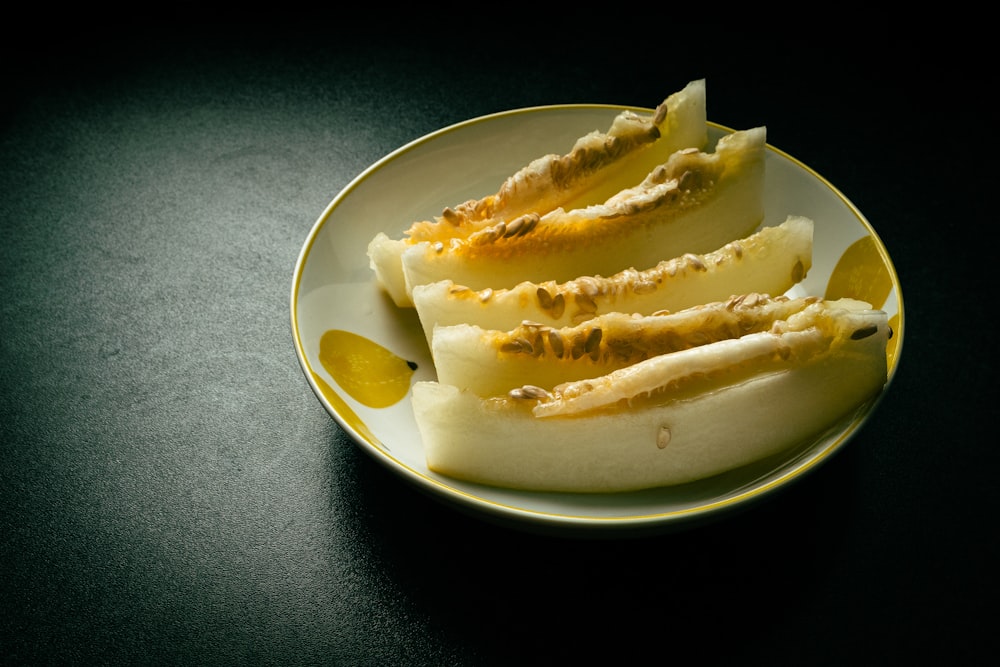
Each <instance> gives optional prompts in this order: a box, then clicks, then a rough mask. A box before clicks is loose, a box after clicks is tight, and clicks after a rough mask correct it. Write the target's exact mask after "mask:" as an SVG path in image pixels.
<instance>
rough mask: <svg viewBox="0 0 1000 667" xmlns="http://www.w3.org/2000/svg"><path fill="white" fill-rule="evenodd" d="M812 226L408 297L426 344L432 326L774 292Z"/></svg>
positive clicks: (802, 257)
mask: <svg viewBox="0 0 1000 667" xmlns="http://www.w3.org/2000/svg"><path fill="white" fill-rule="evenodd" d="M813 227H814V223H813V221H812V220H810V219H808V218H804V217H801V216H790V217H789V218H788V219H787V220H785V222H783V223H781V224H780V225H775V226H773V227H764V228H763V229H761V230H760V231H758V232H756V233H754V234H751V235H750V236H748V237H745V238H742V239H740V240H738V241H733V242H729V243H726V244H725V245H724V246H722V247H720V248H717V249H716V250H714V251H712V252H709V253H705V254H701V255H695V254H693V253H685V254H684V255H681V256H679V257H675V258H673V259H670V260H667V261H662V262H659V263H657V264H656V265H655V266H652V268H648V269H644V270H642V271H636V270H634V269H629V270H626V271H622V272H619V273H617V274H614V275H611V276H608V277H601V276H581V277H578V278H576V279H574V280H571V281H567V282H564V283H559V282H557V281H555V280H546V281H544V282H539V283H535V282H527V281H526V282H523V283H521V284H519V285H517V286H515V287H513V288H510V289H501V290H494V289H487V290H480V291H476V290H472V289H469V288H467V287H465V286H463V285H458V284H456V283H455V282H454V281H451V280H445V281H439V282H436V283H431V284H428V285H421V286H419V287H416V288H414V290H413V302H414V305H415V307H416V310H417V315H418V316H419V318H420V323H421V326H422V327H423V329H424V333H425V335H426V336H427V339H428V341H429V342H433V338H434V335H435V333H434V332H435V330H436V329H435V327H445V326H452V325H458V324H472V325H476V326H479V327H481V328H483V329H492V330H498V331H508V330H511V329H513V328H515V327H517V326H518V325H519V324H520V323H521V322H523V321H525V320H528V321H531V322H537V323H539V324H543V325H546V326H551V327H565V326H572V325H574V324H579V323H580V322H583V321H586V320H588V319H591V318H593V317H595V316H598V315H604V314H608V313H614V312H624V313H630V314H631V313H636V314H641V315H651V314H653V313H655V312H658V311H663V310H667V311H678V310H683V309H686V308H691V307H693V306H696V305H699V304H705V303H712V302H717V301H725V300H727V299H729V297H731V296H733V295H735V294H745V293H748V292H757V293H761V294H770V295H780V294H784V293H785V292H786V291H788V290H789V289H790V288H791V287H793V286H794V285H795V284H796V283H798V282H800V281H801V280H802V279H803V278H804V277H805V276H806V275H807V274H808V272H809V269H810V268H811V267H812V244H813Z"/></svg>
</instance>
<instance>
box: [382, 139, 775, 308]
mask: <svg viewBox="0 0 1000 667" xmlns="http://www.w3.org/2000/svg"><path fill="white" fill-rule="evenodd" d="M765 140H766V131H765V129H764V128H763V127H758V128H754V129H751V130H742V131H739V132H734V133H733V134H729V135H726V136H724V137H723V138H722V139H720V140H719V141H718V143H717V144H716V147H715V152H713V153H703V152H700V151H697V150H691V151H687V150H684V151H678V152H676V153H674V154H673V155H671V156H670V159H668V160H667V161H666V162H665V163H664V164H662V165H660V166H659V167H657V168H656V169H655V170H654V171H653V172H652V173H651V174H649V176H648V177H647V178H646V179H645V180H644V181H643V182H642V183H641V184H640V185H637V186H635V187H633V188H628V189H626V190H623V191H621V192H619V193H618V194H616V195H615V196H613V197H611V198H610V199H608V200H607V201H606V202H605V203H604V204H601V205H595V206H589V207H587V208H583V209H576V210H571V211H565V210H563V209H561V208H559V209H555V210H554V211H551V212H549V213H547V214H545V215H543V216H540V217H539V216H538V215H535V214H529V215H525V216H522V217H520V218H516V219H515V220H512V221H510V222H508V223H504V222H499V223H497V224H495V225H493V226H491V227H488V228H486V229H483V230H480V231H477V232H474V233H473V234H471V235H470V236H468V237H465V238H453V239H451V240H450V241H449V242H448V243H441V242H437V243H427V242H422V243H418V244H416V245H413V246H411V247H409V248H407V249H406V250H405V251H404V252H403V257H402V259H403V274H404V277H405V280H406V289H407V291H408V292H412V288H413V287H414V286H416V285H424V284H427V283H432V282H437V281H440V280H452V281H454V282H455V283H457V284H460V285H465V286H466V287H470V288H472V289H476V290H479V289H485V288H494V289H496V288H510V287H513V286H515V285H517V284H518V283H521V282H523V281H540V280H557V281H566V280H572V279H573V278H575V277H577V276H581V275H594V274H601V275H610V274H613V273H617V272H619V271H624V270H626V269H628V268H629V267H634V266H652V265H654V264H655V263H656V262H658V261H659V260H661V259H662V258H663V257H675V256H679V255H682V254H684V253H704V252H709V251H711V250H713V249H715V248H718V247H719V246H721V245H723V244H724V243H727V242H729V241H732V240H734V239H738V238H741V237H743V236H746V235H748V234H750V233H752V232H753V230H754V229H755V228H756V227H757V226H758V225H759V224H760V222H761V220H762V219H763V218H764V196H763V195H764V154H765Z"/></svg>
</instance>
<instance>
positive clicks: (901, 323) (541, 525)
mask: <svg viewBox="0 0 1000 667" xmlns="http://www.w3.org/2000/svg"><path fill="white" fill-rule="evenodd" d="M578 109H579V110H609V111H618V112H621V111H634V112H639V113H652V111H653V110H652V109H649V108H646V107H641V106H628V105H619V104H588V103H572V104H552V105H537V106H530V107H522V108H517V109H509V110H505V111H499V112H494V113H490V114H485V115H481V116H476V117H474V118H469V119H466V120H463V121H459V122H456V123H453V124H450V125H447V126H444V127H441V128H438V129H436V130H433V131H431V132H429V133H427V134H424V135H422V136H420V137H418V138H416V139H413V140H411V141H409V142H407V143H405V144H403V145H401V146H399V147H398V148H396V149H394V150H392V151H391V152H389V153H387V154H385V155H383V156H382V157H381V158H379V159H378V160H376V161H375V162H373V163H372V164H370V165H369V166H368V167H366V168H365V169H364V170H362V171H361V172H360V173H358V174H357V175H356V176H355V177H354V178H352V179H351V180H350V181H349V182H348V183H347V184H346V185H345V186H344V187H343V188H342V189H341V190H340V191H339V192H338V193H337V194H336V195H335V196H334V197H333V199H332V200H331V201H330V202H329V203H328V204H327V205H326V207H324V209H323V210H322V212H321V213H320V214H319V216H318V217H317V218H316V220H315V221H314V223H313V224H312V226H311V227H310V230H309V233H308V235H307V236H306V238H305V240H304V242H303V244H302V246H301V248H300V250H299V252H298V255H297V257H296V261H295V264H294V269H293V275H292V281H291V298H290V315H291V333H292V339H293V345H294V348H295V353H296V357H297V359H298V362H299V366H300V369H301V370H302V372H303V374H304V376H305V379H306V382H307V383H308V385H309V386H310V388H311V390H312V391H313V394H314V395H315V396H316V398H317V399H319V402H320V404H321V405H322V406H323V408H324V410H325V412H327V413H328V415H329V416H331V417H332V418H333V419H334V421H335V422H336V423H337V424H338V426H339V427H340V428H341V429H342V430H343V431H344V432H345V433H347V434H348V435H349V436H350V438H351V440H352V441H353V443H354V445H355V446H360V447H361V449H362V450H363V451H365V452H366V454H368V455H369V456H372V457H373V458H375V460H377V461H378V462H379V463H380V464H382V465H383V466H385V467H386V468H388V469H389V470H390V471H392V472H393V473H395V474H396V475H398V476H400V477H402V478H403V479H406V480H407V481H408V482H409V483H411V484H413V485H414V486H416V488H417V489H418V490H420V491H421V492H424V493H426V494H428V495H430V496H431V497H432V498H434V499H436V500H439V501H448V502H449V503H450V504H452V505H454V506H456V507H457V508H458V509H460V510H463V511H465V512H466V513H471V514H474V515H475V516H477V517H479V518H483V519H487V520H490V521H493V522H498V523H501V524H504V525H508V526H513V527H516V528H523V529H527V530H538V529H543V530H544V532H546V533H551V532H552V531H561V532H563V533H566V534H571V535H586V536H595V535H600V534H605V533H607V534H613V535H621V534H624V533H626V532H628V531H631V532H634V533H638V534H646V533H648V532H650V531H651V530H656V531H657V532H659V531H664V530H670V529H673V528H676V527H679V526H685V527H687V526H692V525H696V524H699V523H703V522H705V521H706V520H710V519H715V518H721V517H722V516H728V515H730V514H732V513H733V512H735V511H737V510H740V509H747V508H749V506H751V505H753V504H756V503H757V502H759V501H761V500H763V499H765V498H767V497H770V496H772V495H774V493H776V492H778V491H780V490H782V489H784V488H786V487H787V486H789V485H790V484H792V483H795V482H798V481H799V480H801V479H802V478H804V477H805V476H807V475H808V474H809V473H811V472H812V471H814V470H816V469H817V468H818V467H820V466H821V465H822V464H823V463H825V462H827V461H829V460H830V458H832V457H833V455H834V454H836V453H837V452H838V451H839V450H841V449H842V448H843V447H844V446H845V445H846V444H847V442H848V441H850V440H851V439H852V438H853V437H854V436H855V435H856V434H857V432H858V431H859V430H860V429H861V427H862V426H863V425H864V424H865V422H867V421H868V419H869V418H871V416H872V415H873V414H874V413H875V411H876V410H877V408H878V405H879V404H880V403H881V401H882V399H883V397H884V396H885V395H886V393H887V392H888V390H889V388H890V385H891V384H892V383H893V380H894V378H895V375H896V371H897V369H898V367H899V363H900V359H901V354H902V350H903V342H904V339H905V335H904V334H905V310H904V301H903V293H902V288H901V284H900V280H899V275H898V273H897V271H896V267H895V265H894V263H893V262H892V258H891V257H890V255H889V253H888V250H887V249H886V247H885V244H884V242H883V241H882V239H881V237H880V236H879V235H878V233H877V232H876V230H875V228H874V227H873V225H872V224H871V222H870V221H869V220H868V219H867V217H866V216H865V215H864V214H863V213H862V212H861V210H860V209H859V208H858V207H857V206H856V205H855V204H854V203H853V202H852V201H851V200H850V199H849V198H848V197H847V196H845V195H844V193H843V192H842V191H841V190H840V189H839V188H837V187H836V186H835V185H834V184H833V183H832V182H830V181H829V180H827V179H826V178H825V177H824V176H822V175H821V174H819V173H818V172H817V171H816V170H815V169H813V168H812V167H810V166H809V165H807V164H805V163H803V162H802V161H801V160H799V159H797V158H795V157H794V156H792V155H791V154H789V153H788V152H786V151H784V150H782V149H780V148H777V147H776V146H773V145H771V144H770V143H766V150H767V151H770V152H773V153H775V154H777V155H778V156H780V157H782V158H784V159H786V160H788V161H790V162H791V163H792V164H794V165H795V166H796V167H798V168H799V169H801V170H803V171H805V172H807V173H808V174H809V175H810V176H812V177H813V178H815V179H817V180H818V181H819V182H820V183H821V184H822V185H823V186H824V187H825V188H827V189H829V190H830V191H831V193H832V194H834V195H835V196H836V197H837V198H838V199H839V200H840V201H841V203H842V204H844V205H845V206H846V207H847V209H848V210H849V211H850V212H851V214H852V215H853V216H854V217H855V218H856V220H857V221H858V222H859V223H860V224H861V225H862V226H863V227H864V228H865V230H866V231H867V232H868V234H869V235H870V236H871V237H872V238H873V240H874V242H875V246H876V249H877V251H878V253H879V256H880V258H881V259H882V261H883V262H884V263H885V266H886V269H887V270H888V273H889V276H890V279H891V282H892V286H893V288H894V290H895V297H896V303H897V304H898V306H897V308H898V311H897V312H898V316H897V320H898V321H897V323H896V324H897V326H896V329H895V330H894V331H893V335H894V336H895V337H896V342H895V353H894V356H893V358H892V361H891V363H890V366H889V368H888V371H887V377H886V382H885V384H884V385H883V388H882V390H881V391H880V392H879V393H878V394H877V395H876V396H875V397H874V398H873V399H871V400H870V401H869V402H868V403H870V405H869V406H868V407H867V408H866V409H863V410H861V411H860V413H859V414H857V415H856V416H855V417H853V418H851V419H850V420H849V421H848V422H847V425H846V427H845V428H844V430H843V432H842V433H840V434H839V436H838V437H836V438H835V439H833V440H832V441H831V442H829V443H828V444H827V445H826V446H824V447H823V448H822V449H820V450H818V451H816V452H812V453H811V454H810V456H808V457H806V459H805V460H803V461H800V462H798V463H795V464H794V465H791V466H790V467H789V469H788V470H785V471H783V472H781V473H780V474H778V475H777V476H776V477H774V478H773V479H770V480H768V481H766V482H764V483H762V484H756V483H755V484H752V485H751V486H750V487H749V488H747V489H744V490H740V491H738V492H736V493H734V494H733V495H730V496H727V497H723V498H719V499H716V500H713V501H711V502H706V503H703V504H700V505H697V506H693V507H688V508H677V509H671V510H668V511H664V512H651V513H640V514H632V515H623V516H582V515H574V514H565V513H561V512H556V511H546V510H542V509H530V508H526V507H519V506H516V505H512V504H509V503H505V502H500V501H498V500H492V499H489V498H484V497H482V496H478V495H475V494H474V493H471V492H469V491H465V490H463V489H460V488H456V487H454V486H450V485H448V484H447V483H445V482H443V481H442V480H439V479H436V478H434V477H431V476H430V475H428V474H425V473H423V472H421V471H419V470H415V469H414V468H412V467H411V466H410V465H408V464H406V463H405V462H403V461H401V460H399V459H398V458H396V457H395V456H394V455H393V454H392V453H391V452H389V451H388V450H386V449H383V448H380V447H377V446H375V445H373V444H372V443H371V442H370V441H369V440H368V439H367V437H365V436H364V435H363V434H361V433H359V432H358V430H357V429H356V428H355V427H354V426H353V425H352V424H350V423H349V421H348V420H347V419H346V418H345V417H344V416H343V415H342V414H340V413H339V412H338V411H337V410H336V409H335V408H334V406H332V405H330V404H329V402H328V401H327V400H326V398H325V395H324V392H323V391H322V388H321V387H319V386H318V385H317V383H316V380H315V378H314V371H313V369H312V367H311V364H310V362H309V359H308V356H307V354H306V352H305V349H304V344H303V342H302V338H301V335H300V331H299V318H298V312H299V303H298V302H299V288H300V286H301V279H302V275H303V272H304V270H305V267H306V264H307V263H308V259H309V255H310V252H311V250H312V247H313V244H314V243H315V241H316V240H317V238H318V237H319V235H320V233H321V232H322V230H323V228H324V226H325V225H326V223H327V221H328V220H329V219H330V217H331V215H332V214H333V212H334V211H335V210H336V209H337V207H338V206H340V205H341V203H342V202H343V201H344V200H345V199H347V197H349V196H350V195H351V193H352V192H353V191H354V190H355V189H357V188H358V187H359V186H360V185H361V184H362V183H363V182H365V180H367V179H368V178H370V177H371V176H372V175H373V174H375V173H376V172H378V171H379V170H380V169H382V168H383V167H385V166H386V165H387V164H389V163H390V162H393V161H395V160H397V159H399V158H400V157H401V156H403V155H405V154H407V153H409V152H411V151H413V150H416V149H417V148H419V147H421V146H422V145H424V144H428V143H430V142H432V141H434V140H436V139H438V138H440V137H442V136H444V135H446V134H449V133H452V132H456V131H459V130H461V129H464V128H467V127H470V126H472V125H477V124H483V123H488V122H490V121H492V120H497V119H500V118H507V117H511V116H516V115H522V114H530V113H546V112H553V111H565V110H568V111H572V110H578ZM706 123H707V125H708V126H709V128H710V129H714V130H716V131H719V132H722V133H732V132H734V131H735V130H734V129H733V128H730V127H728V126H726V125H722V124H720V123H716V122H714V121H711V120H708V121H706Z"/></svg>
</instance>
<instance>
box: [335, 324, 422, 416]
mask: <svg viewBox="0 0 1000 667" xmlns="http://www.w3.org/2000/svg"><path fill="white" fill-rule="evenodd" d="M319 359H320V362H321V363H322V364H323V368H325V369H326V371H327V372H328V373H329V374H330V376H331V377H333V379H334V380H336V381H337V384H339V385H340V386H341V387H343V389H344V391H346V392H347V393H348V394H349V395H350V396H351V398H353V399H354V400H356V401H357V402H359V403H361V404H363V405H366V406H368V407H370V408H387V407H389V406H390V405H393V404H394V403H398V402H399V401H401V400H403V398H404V397H405V396H406V393H407V392H408V391H409V390H410V378H411V377H413V371H414V370H416V364H414V363H413V362H411V361H407V360H406V359H403V358H402V357H399V356H397V355H395V354H393V353H392V352H391V351H389V350H388V349H387V348H385V347H383V346H382V345H379V344H378V343H376V342H374V341H372V340H369V339H367V338H365V337H364V336H360V335H358V334H356V333H351V332H350V331H344V330H342V329H330V330H329V331H327V332H326V333H324V334H323V336H322V338H320V341H319Z"/></svg>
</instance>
